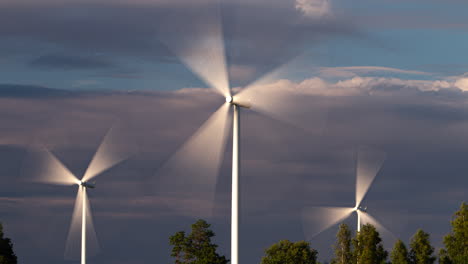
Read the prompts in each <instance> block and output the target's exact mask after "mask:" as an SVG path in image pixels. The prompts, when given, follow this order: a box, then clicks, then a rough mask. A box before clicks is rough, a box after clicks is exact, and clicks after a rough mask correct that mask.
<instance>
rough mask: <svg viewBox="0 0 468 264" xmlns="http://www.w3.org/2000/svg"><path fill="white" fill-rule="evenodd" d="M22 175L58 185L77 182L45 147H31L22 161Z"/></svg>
mask: <svg viewBox="0 0 468 264" xmlns="http://www.w3.org/2000/svg"><path fill="white" fill-rule="evenodd" d="M21 174H22V177H24V178H25V179H32V180H34V181H38V182H44V183H52V184H58V185H74V184H78V183H79V180H78V178H76V177H75V175H73V173H71V172H70V170H68V168H67V167H66V166H65V165H64V164H63V163H62V162H60V161H59V160H58V159H57V158H56V157H55V155H54V154H52V153H51V152H50V151H49V150H47V148H45V147H42V146H41V147H34V148H33V149H31V150H30V151H29V153H28V155H27V157H26V158H25V160H24V162H23V166H22V169H21Z"/></svg>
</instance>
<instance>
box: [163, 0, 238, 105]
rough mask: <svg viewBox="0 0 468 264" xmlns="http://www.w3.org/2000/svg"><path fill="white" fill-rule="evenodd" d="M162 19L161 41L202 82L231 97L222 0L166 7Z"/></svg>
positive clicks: (208, 0)
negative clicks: (195, 5) (181, 6)
mask: <svg viewBox="0 0 468 264" xmlns="http://www.w3.org/2000/svg"><path fill="white" fill-rule="evenodd" d="M180 17H184V19H179V18H180ZM190 18H191V19H190ZM159 20H160V21H161V22H160V23H158V25H157V26H158V27H159V32H158V38H159V40H160V41H161V42H162V43H164V44H165V45H166V46H167V47H168V48H169V49H170V50H171V51H172V52H174V53H175V55H176V56H177V57H178V58H179V59H180V60H181V61H182V62H183V63H184V64H185V65H186V66H187V67H188V68H189V69H190V70H191V71H192V72H193V73H195V74H196V75H197V76H198V77H199V78H200V79H201V80H202V81H204V82H205V83H206V84H207V85H209V86H210V87H211V88H214V89H215V90H216V91H218V92H219V93H220V94H222V95H223V96H224V97H227V96H229V95H230V91H229V80H228V73H227V64H226V54H225V44H224V35H223V29H222V21H221V10H220V3H219V0H207V1H205V2H204V4H203V5H197V7H194V6H191V5H187V6H184V8H167V9H166V10H165V13H164V14H161V15H160V16H159ZM183 21H187V23H183Z"/></svg>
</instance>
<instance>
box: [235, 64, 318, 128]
mask: <svg viewBox="0 0 468 264" xmlns="http://www.w3.org/2000/svg"><path fill="white" fill-rule="evenodd" d="M289 66H290V64H285V65H283V66H282V67H280V68H278V69H276V70H274V71H272V72H271V73H269V74H267V75H265V76H264V77H262V78H260V79H259V80H257V81H255V82H254V83H252V84H250V85H248V86H247V87H246V88H244V89H243V90H241V91H240V92H239V93H238V94H236V95H235V96H234V97H235V98H236V101H239V102H245V103H247V104H250V105H252V109H253V110H256V111H259V112H261V113H264V114H266V115H269V116H271V117H273V118H275V119H277V120H280V121H282V122H285V123H288V124H292V125H294V126H297V127H300V128H302V129H305V130H308V131H309V132H316V133H321V132H322V131H323V129H324V128H325V124H326V119H327V103H326V100H325V98H323V97H317V96H311V95H307V94H305V93H301V92H298V85H297V84H296V83H294V82H292V81H289V80H287V79H281V76H282V75H283V71H284V68H288V67H289Z"/></svg>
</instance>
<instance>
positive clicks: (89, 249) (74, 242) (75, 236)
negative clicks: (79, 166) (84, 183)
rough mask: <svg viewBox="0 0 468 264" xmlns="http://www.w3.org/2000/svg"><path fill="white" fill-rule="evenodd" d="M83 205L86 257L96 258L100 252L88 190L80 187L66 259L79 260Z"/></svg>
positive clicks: (66, 248) (67, 244)
mask: <svg viewBox="0 0 468 264" xmlns="http://www.w3.org/2000/svg"><path fill="white" fill-rule="evenodd" d="M83 205H84V206H85V213H86V220H85V221H86V239H85V243H86V255H87V256H88V257H90V256H94V255H96V254H97V253H98V251H99V243H98V240H97V237H96V232H95V230H94V224H93V218H92V215H91V208H90V204H89V200H88V196H87V193H86V189H85V188H82V187H78V194H77V195H76V200H75V208H74V209H73V216H72V221H71V225H70V230H69V232H68V237H67V243H66V246H65V258H66V259H79V258H80V252H81V243H82V229H81V228H82V216H83V215H82V213H83Z"/></svg>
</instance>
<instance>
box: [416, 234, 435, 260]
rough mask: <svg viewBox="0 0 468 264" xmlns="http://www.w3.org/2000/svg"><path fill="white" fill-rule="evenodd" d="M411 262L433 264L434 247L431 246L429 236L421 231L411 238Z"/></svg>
mask: <svg viewBox="0 0 468 264" xmlns="http://www.w3.org/2000/svg"><path fill="white" fill-rule="evenodd" d="M410 247H411V251H410V261H411V263H412V264H433V263H435V261H436V258H435V257H434V256H433V253H434V247H432V246H431V241H430V237H429V234H428V233H426V232H424V231H422V230H421V229H419V230H418V231H417V232H416V234H415V235H414V236H413V238H411V243H410Z"/></svg>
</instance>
